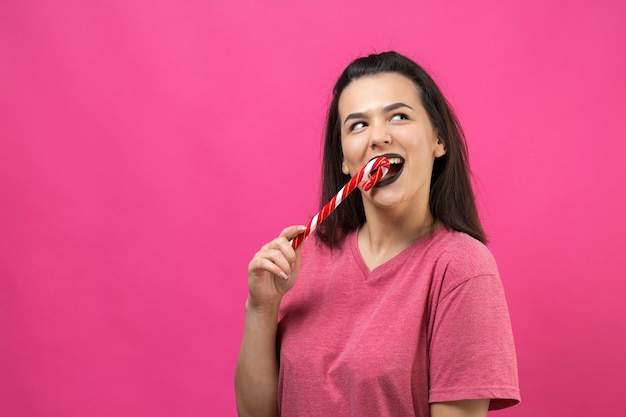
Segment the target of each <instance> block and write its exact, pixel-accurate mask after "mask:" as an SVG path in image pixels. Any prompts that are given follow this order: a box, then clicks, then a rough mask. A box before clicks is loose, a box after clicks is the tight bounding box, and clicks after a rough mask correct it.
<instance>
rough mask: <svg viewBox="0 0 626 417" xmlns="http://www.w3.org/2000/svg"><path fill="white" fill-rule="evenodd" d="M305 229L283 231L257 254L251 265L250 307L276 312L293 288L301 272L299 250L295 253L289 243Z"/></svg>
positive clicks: (249, 284)
mask: <svg viewBox="0 0 626 417" xmlns="http://www.w3.org/2000/svg"><path fill="white" fill-rule="evenodd" d="M305 229H306V227H305V226H291V227H288V228H286V229H284V230H283V231H282V232H281V234H280V236H278V237H277V238H276V239H274V240H272V241H271V242H268V243H267V244H265V245H263V247H262V248H261V250H259V251H258V252H257V253H256V254H255V255H254V257H253V258H252V260H251V261H250V264H249V265H248V290H249V296H248V303H249V306H250V307H252V308H255V309H263V308H272V309H275V308H276V307H277V306H278V304H280V300H281V299H282V297H283V295H285V293H286V292H287V291H289V290H290V289H291V288H292V287H293V286H294V284H295V282H296V278H297V276H298V272H299V270H300V248H299V249H298V250H297V251H294V249H293V248H292V247H291V244H290V243H289V241H290V240H291V239H293V238H294V237H296V236H297V235H299V234H300V233H301V232H303V231H304V230H305Z"/></svg>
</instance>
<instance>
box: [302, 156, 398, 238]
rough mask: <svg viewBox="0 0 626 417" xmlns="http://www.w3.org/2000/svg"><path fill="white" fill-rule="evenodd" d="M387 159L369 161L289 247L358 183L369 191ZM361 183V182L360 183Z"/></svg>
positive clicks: (314, 225) (309, 232) (330, 210)
mask: <svg viewBox="0 0 626 417" xmlns="http://www.w3.org/2000/svg"><path fill="white" fill-rule="evenodd" d="M389 165H390V164H389V160H388V159H387V158H385V157H384V156H379V157H377V158H374V159H372V160H371V161H369V162H368V163H367V164H366V165H365V166H364V167H363V168H361V170H360V171H359V172H357V173H356V175H355V176H353V177H352V178H351V179H350V181H348V183H347V184H346V185H344V186H343V188H342V189H341V190H339V192H338V193H337V195H335V196H334V197H333V198H332V199H331V200H330V201H329V202H328V203H327V204H326V205H325V206H324V207H323V208H322V209H321V210H320V211H319V212H318V213H317V214H316V215H315V216H313V218H312V219H311V221H310V222H309V224H307V225H306V230H304V231H303V232H302V233H300V234H299V235H298V236H296V237H295V238H293V240H292V241H291V247H292V248H294V249H296V248H297V247H298V246H300V244H301V243H302V242H304V240H305V239H306V238H307V237H308V236H309V235H310V234H311V232H313V231H314V230H315V229H316V228H317V226H319V225H320V223H322V222H323V221H324V220H325V219H326V218H327V217H328V216H329V215H330V213H332V212H333V210H335V209H336V208H337V206H338V205H339V204H341V202H342V201H343V200H345V198H346V197H347V196H348V194H350V193H351V192H352V191H354V190H355V189H356V188H357V187H358V186H359V185H361V188H362V189H363V191H369V190H370V189H371V188H372V187H373V186H374V185H376V183H377V182H378V181H380V179H381V178H382V177H384V176H385V175H386V174H387V172H388V171H389ZM361 183H362V184H361Z"/></svg>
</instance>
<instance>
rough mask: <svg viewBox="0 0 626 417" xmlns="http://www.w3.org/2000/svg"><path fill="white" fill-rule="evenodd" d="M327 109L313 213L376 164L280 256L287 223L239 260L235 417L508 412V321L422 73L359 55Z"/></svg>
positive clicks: (458, 148) (465, 181) (458, 147)
mask: <svg viewBox="0 0 626 417" xmlns="http://www.w3.org/2000/svg"><path fill="white" fill-rule="evenodd" d="M333 94H334V95H333V100H332V102H331V104H330V109H329V112H328V120H327V126H326V140H325V148H324V161H323V165H324V166H323V178H322V180H323V181H322V183H323V184H322V187H323V190H322V202H321V204H322V205H323V204H324V203H326V202H327V201H328V200H329V199H330V198H331V197H332V196H333V195H334V194H335V193H336V192H337V191H338V190H339V189H340V188H341V187H342V186H343V185H344V184H345V183H346V182H347V181H348V180H349V179H350V176H351V175H353V174H355V173H356V172H357V171H358V170H359V169H360V168H361V167H362V166H363V165H365V164H366V163H367V162H368V161H369V160H371V159H372V158H373V157H376V156H380V155H384V156H386V157H387V158H389V160H390V161H391V162H392V166H391V169H390V172H389V173H388V174H387V175H386V176H385V177H384V178H383V179H382V180H381V182H380V183H379V184H377V186H376V187H374V188H373V189H372V190H370V191H368V192H363V191H362V190H361V192H360V193H356V192H354V193H352V194H351V195H350V197H349V198H348V199H346V201H344V202H343V203H342V205H340V206H339V207H338V208H337V210H336V211H335V212H334V213H333V214H332V215H331V216H330V217H329V218H328V219H327V220H326V222H325V223H323V224H322V225H321V226H320V228H318V231H317V232H316V233H315V234H314V235H312V236H311V237H310V238H309V239H308V240H307V241H306V242H305V243H304V245H303V247H302V249H301V250H300V249H299V250H298V251H294V250H293V249H292V248H291V246H290V244H289V240H290V239H292V238H294V237H295V236H296V235H298V234H299V233H300V232H301V231H302V230H303V228H304V227H303V226H292V227H288V228H286V229H285V230H283V232H282V233H281V234H280V236H279V237H278V238H276V239H274V240H272V241H271V242H269V243H267V244H266V245H264V246H263V247H262V248H261V250H260V251H259V252H258V253H257V254H256V255H255V256H254V258H253V259H252V261H251V262H250V264H249V269H248V284H249V296H248V299H247V302H246V315H245V325H244V334H243V339H242V344H241V351H240V354H239V359H238V364H237V372H236V377H235V387H236V394H237V407H238V411H239V413H240V415H241V416H277V415H282V416H348V415H350V416H433V417H446V416H485V415H487V410H488V409H499V408H504V407H508V406H511V405H514V404H516V403H517V402H519V390H518V383H517V365H516V358H515V349H514V345H513V338H512V334H511V327H510V320H509V315H508V310H507V306H506V301H505V298H504V293H503V290H502V285H501V282H500V278H499V275H498V271H497V268H496V264H495V262H494V260H493V258H492V256H491V254H490V252H489V251H488V250H487V248H486V247H485V246H484V242H485V235H484V232H483V229H482V227H481V224H480V221H479V219H478V215H477V211H476V206H475V203H474V197H473V193H472V189H471V185H470V180H469V168H468V163H467V155H466V147H465V141H464V138H463V134H462V131H461V128H460V126H459V124H458V122H457V120H456V118H455V116H454V114H453V112H452V110H451V109H450V107H449V105H448V104H447V102H446V100H445V98H444V97H443V95H442V93H441V92H440V90H439V88H438V87H437V86H436V84H435V83H434V81H433V80H432V79H431V78H430V76H429V75H428V74H427V73H426V72H425V71H424V70H423V69H422V68H420V67H419V66H418V65H417V64H415V63H414V62H413V61H411V60H410V59H408V58H406V57H404V56H402V55H399V54H397V53H395V52H387V53H382V54H378V55H370V56H368V57H364V58H359V59H357V60H355V61H354V62H352V63H351V64H350V65H349V66H348V67H347V68H346V69H345V71H344V72H343V73H342V75H341V76H340V77H339V79H338V81H337V83H336V85H335V88H334V90H333Z"/></svg>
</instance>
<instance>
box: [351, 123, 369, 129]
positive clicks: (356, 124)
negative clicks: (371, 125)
mask: <svg viewBox="0 0 626 417" xmlns="http://www.w3.org/2000/svg"><path fill="white" fill-rule="evenodd" d="M365 126H367V125H366V124H365V122H356V123H354V124H353V125H352V126H351V127H350V130H358V129H363V128H364V127H365Z"/></svg>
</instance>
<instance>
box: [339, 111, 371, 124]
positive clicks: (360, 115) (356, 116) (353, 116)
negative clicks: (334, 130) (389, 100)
mask: <svg viewBox="0 0 626 417" xmlns="http://www.w3.org/2000/svg"><path fill="white" fill-rule="evenodd" d="M366 116H367V114H366V113H350V114H349V115H348V116H346V120H344V121H343V124H344V126H345V125H346V123H348V120H352V119H364V118H365V117H366Z"/></svg>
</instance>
